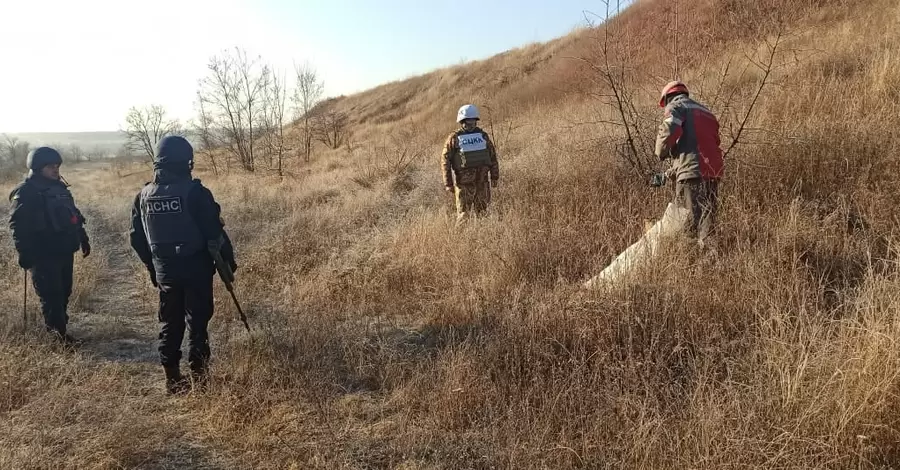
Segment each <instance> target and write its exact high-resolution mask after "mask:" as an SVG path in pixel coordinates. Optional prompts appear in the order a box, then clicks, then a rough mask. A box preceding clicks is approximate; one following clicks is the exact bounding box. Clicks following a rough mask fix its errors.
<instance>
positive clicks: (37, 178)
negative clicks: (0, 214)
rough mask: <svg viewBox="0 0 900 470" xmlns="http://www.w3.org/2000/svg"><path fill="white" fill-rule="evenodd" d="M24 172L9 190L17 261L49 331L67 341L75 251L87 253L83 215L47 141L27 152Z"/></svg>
mask: <svg viewBox="0 0 900 470" xmlns="http://www.w3.org/2000/svg"><path fill="white" fill-rule="evenodd" d="M27 165H28V169H29V171H28V175H27V176H26V177H25V180H24V181H23V182H22V183H20V184H19V185H18V186H16V187H15V189H13V191H12V192H11V193H10V195H9V200H10V203H11V206H12V207H11V210H10V215H9V228H10V231H11V232H12V238H13V243H14V244H15V248H16V251H17V252H18V254H19V266H21V267H22V269H25V270H30V271H31V279H32V283H33V284H34V290H35V292H36V293H37V295H38V297H39V298H40V302H41V312H42V313H43V316H44V325H45V327H46V329H47V331H49V332H51V333H53V334H54V335H55V336H56V337H57V338H58V339H61V340H63V341H64V342H66V343H74V342H75V340H74V339H73V338H72V336H71V335H69V334H68V333H67V332H66V327H67V325H68V323H69V315H68V308H69V296H71V295H72V270H73V267H74V254H75V252H77V251H78V250H81V253H82V256H83V257H87V256H88V255H89V254H90V253H91V245H90V241H89V240H88V235H87V232H86V231H85V229H84V223H85V220H84V216H83V215H82V214H81V211H79V210H78V208H77V207H75V199H74V198H73V197H72V193H71V192H70V191H69V188H68V185H67V184H66V183H65V182H64V180H63V179H62V178H61V177H60V175H59V167H60V165H62V156H60V154H59V152H57V151H56V150H55V149H52V148H50V147H38V148H36V149H34V150H32V151H31V152H29V154H28V159H27Z"/></svg>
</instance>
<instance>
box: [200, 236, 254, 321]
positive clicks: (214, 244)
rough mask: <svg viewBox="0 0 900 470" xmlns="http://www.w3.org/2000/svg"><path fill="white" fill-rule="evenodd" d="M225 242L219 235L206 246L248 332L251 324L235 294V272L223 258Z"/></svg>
mask: <svg viewBox="0 0 900 470" xmlns="http://www.w3.org/2000/svg"><path fill="white" fill-rule="evenodd" d="M224 243H225V239H224V236H222V237H219V239H218V240H210V241H208V242H207V243H206V248H207V250H209V254H210V256H212V258H213V261H214V262H215V265H216V271H217V272H218V273H219V278H220V279H222V282H223V283H224V284H225V288H226V289H228V293H229V294H231V300H233V301H234V306H235V308H237V311H238V313H239V314H240V316H241V322H243V323H244V328H246V329H247V332H248V333H249V332H250V325H249V324H248V323H247V316H246V315H244V310H243V309H242V308H241V304H240V303H239V302H238V299H237V296H235V295H234V284H233V283H234V272H233V271H232V270H231V266H230V265H229V264H228V263H226V262H225V260H224V259H222V252H221V248H222V245H223V244H224Z"/></svg>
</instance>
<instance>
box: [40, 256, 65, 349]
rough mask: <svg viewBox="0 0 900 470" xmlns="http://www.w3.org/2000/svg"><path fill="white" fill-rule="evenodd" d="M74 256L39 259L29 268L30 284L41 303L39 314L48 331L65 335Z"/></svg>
mask: <svg viewBox="0 0 900 470" xmlns="http://www.w3.org/2000/svg"><path fill="white" fill-rule="evenodd" d="M73 267H74V254H70V255H68V256H65V255H64V256H59V257H53V258H44V259H39V260H37V261H36V262H35V264H34V266H33V267H32V268H31V282H32V283H33V284H34V291H35V293H37V296H38V298H39V299H40V302H41V313H42V314H43V315H44V325H46V328H47V330H48V331H55V332H58V333H59V334H61V335H64V334H66V326H67V325H68V323H69V312H68V310H69V297H70V296H71V295H72V270H73Z"/></svg>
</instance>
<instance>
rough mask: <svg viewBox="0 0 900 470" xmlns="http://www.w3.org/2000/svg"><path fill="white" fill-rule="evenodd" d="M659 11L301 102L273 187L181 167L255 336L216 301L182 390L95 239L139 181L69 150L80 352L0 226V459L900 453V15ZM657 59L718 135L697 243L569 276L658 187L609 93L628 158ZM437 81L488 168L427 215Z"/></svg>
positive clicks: (865, 5)
mask: <svg viewBox="0 0 900 470" xmlns="http://www.w3.org/2000/svg"><path fill="white" fill-rule="evenodd" d="M675 5H676V4H675V3H673V2H667V3H663V2H658V1H651V0H644V1H638V2H637V3H636V4H635V5H634V6H633V7H631V8H629V9H628V10H626V11H625V12H623V13H622V14H621V15H619V16H618V17H617V18H616V19H615V20H614V21H612V22H611V23H610V24H609V25H607V28H608V29H603V28H598V29H590V30H583V31H579V32H576V33H573V34H572V35H570V36H567V37H565V38H561V39H559V40H556V41H553V42H551V43H548V44H537V45H530V46H527V47H523V48H521V49H518V50H513V51H509V52H507V53H505V54H502V55H500V56H497V57H494V58H491V59H488V60H485V61H480V62H475V63H469V64H464V65H459V66H455V67H450V68H446V69H442V70H438V71H435V72H433V73H430V74H427V75H424V76H421V77H415V78H412V79H409V80H405V81H400V82H396V83H390V84H386V85H383V86H381V87H378V88H375V89H373V90H370V91H367V92H364V93H361V94H358V95H354V96H348V97H345V98H340V99H337V100H333V101H330V102H328V103H326V104H325V106H326V108H327V109H328V110H333V111H339V112H345V113H347V115H348V117H349V119H350V122H351V125H350V128H349V131H350V140H349V142H350V143H349V145H346V146H342V147H341V148H339V149H336V150H327V149H324V148H319V149H317V154H316V156H315V158H314V161H313V162H312V163H310V164H301V163H299V162H290V166H291V168H290V177H289V178H285V179H284V180H281V179H278V178H275V177H272V176H266V175H247V174H238V173H232V174H230V175H225V176H214V175H211V174H208V173H207V172H205V171H202V167H203V165H202V164H203V162H200V165H199V166H200V168H201V171H200V173H201V174H200V176H201V178H203V180H204V182H205V183H206V184H207V185H208V186H210V187H211V188H212V190H213V192H214V194H216V196H217V198H218V199H219V201H220V203H221V204H222V206H223V208H224V217H225V220H226V224H227V229H228V230H229V233H230V234H231V235H232V238H233V239H234V240H235V243H236V244H237V246H238V251H239V253H238V263H239V265H240V269H239V271H238V273H237V276H238V289H239V294H240V295H241V297H242V302H243V304H244V306H245V308H246V309H247V310H248V311H249V313H250V317H251V323H252V324H253V326H254V327H255V328H256V331H255V333H254V334H253V341H250V340H249V339H248V338H247V336H246V335H245V334H244V332H242V331H241V329H240V328H241V327H240V324H239V323H238V322H236V321H235V318H234V310H233V308H232V307H231V306H230V305H229V303H228V297H227V295H226V293H225V292H224V291H221V292H219V293H220V296H219V297H218V298H217V301H216V302H217V303H216V305H217V308H218V311H217V312H218V313H217V317H216V321H215V322H214V323H215V325H214V327H213V354H214V355H215V364H214V365H213V375H214V380H213V383H212V386H211V389H210V390H209V391H207V392H205V393H198V394H194V395H192V396H190V397H188V398H185V399H172V398H166V397H163V395H162V393H161V390H162V377H161V375H162V371H161V368H158V367H156V366H155V363H154V362H153V361H154V360H155V358H154V356H153V354H152V353H153V351H152V349H151V348H152V345H151V339H152V334H153V332H152V327H153V326H152V320H153V315H154V313H153V311H154V310H153V309H154V298H153V291H152V290H151V289H150V287H149V284H148V283H146V282H144V278H145V273H144V272H142V271H141V268H140V267H139V266H137V263H134V261H133V257H132V258H127V261H126V258H123V256H124V255H125V253H124V252H123V251H122V250H123V245H122V244H123V243H125V238H124V237H120V236H119V235H121V234H122V233H123V232H124V231H125V230H126V226H127V216H128V212H127V211H128V204H129V203H130V199H129V198H130V197H132V195H133V193H134V192H135V191H137V190H138V188H139V187H140V184H141V183H142V182H143V181H146V179H147V177H148V176H147V175H146V174H130V173H131V169H128V170H121V169H120V173H118V174H117V170H114V169H108V170H90V169H86V170H83V171H82V173H81V176H79V177H78V179H77V180H76V181H78V183H77V184H76V187H75V188H74V191H75V194H76V198H78V199H79V200H82V201H84V202H83V204H86V205H88V206H89V207H90V211H91V213H93V214H94V219H96V220H100V221H102V222H101V223H97V224H94V225H90V226H89V228H90V230H91V233H92V234H93V235H94V236H95V237H98V239H99V240H104V242H103V243H99V244H98V247H97V248H95V249H96V250H97V251H98V253H97V254H98V256H97V257H96V258H88V260H87V261H84V262H79V265H78V269H79V285H78V293H79V297H78V301H77V302H76V305H77V309H78V310H79V312H78V313H77V314H76V318H75V322H76V323H75V326H74V327H73V329H74V330H75V333H76V334H78V333H79V332H80V333H81V334H82V335H83V336H86V337H88V338H90V339H91V340H92V341H93V342H94V343H93V344H95V346H93V347H91V346H86V347H85V349H84V350H82V351H80V352H78V353H69V352H64V351H60V350H56V349H53V348H49V347H46V346H43V345H41V341H40V339H39V336H38V335H36V334H35V335H28V336H26V338H25V339H24V340H23V339H22V335H21V333H19V331H18V330H17V328H18V325H20V320H19V315H20V312H19V310H18V307H17V305H19V304H18V302H21V299H20V297H19V296H20V295H21V290H20V287H18V286H19V284H20V283H21V278H20V277H19V276H20V271H17V269H16V265H15V257H14V256H13V255H12V253H11V247H10V246H9V244H5V245H3V246H2V247H0V249H2V250H4V253H3V256H2V257H0V259H2V260H3V261H2V262H3V263H4V264H2V265H0V274H2V276H0V280H2V285H3V287H5V288H4V289H3V290H2V292H3V294H0V295H2V297H0V299H2V301H3V305H6V306H7V308H6V309H5V313H6V315H7V316H8V321H7V322H5V323H4V326H3V328H4V330H3V331H4V333H3V335H4V341H3V342H2V344H3V346H2V348H3V349H4V354H3V356H2V358H0V371H2V372H0V375H2V379H0V380H2V381H3V383H4V387H2V388H0V414H2V415H3V416H2V417H3V418H4V419H0V422H2V423H3V424H2V425H0V442H2V444H3V445H2V446H0V448H2V449H3V450H2V451H0V467H4V468H6V467H10V468H44V467H47V466H56V467H65V468H76V467H77V468H122V467H126V468H133V467H140V468H166V466H167V465H174V464H182V465H193V466H195V467H205V468H406V469H413V468H417V469H418V468H421V469H425V468H428V469H432V468H447V469H450V468H672V469H676V468H677V469H681V468H892V467H896V466H898V465H900V444H898V443H900V421H898V416H900V414H898V412H900V399H898V395H897V392H898V386H900V375H898V374H900V373H898V371H900V348H898V347H897V344H898V341H900V294H898V292H900V278H898V273H897V272H896V269H895V267H896V261H897V253H896V251H895V250H894V249H893V248H894V244H895V243H896V235H895V232H896V227H897V225H898V216H900V211H898V210H897V209H896V208H897V204H898V203H900V196H898V195H900V176H898V175H900V165H898V160H897V158H896V154H897V151H898V150H900V141H898V137H897V135H896V132H893V130H894V129H896V128H897V126H898V125H900V117H898V115H897V112H896V104H897V103H898V99H900V60H898V55H897V52H896V51H897V50H898V46H900V29H898V28H897V26H898V20H900V7H898V5H897V4H896V3H895V2H888V1H883V0H871V1H863V0H847V1H838V0H833V1H831V0H819V1H802V2H792V3H791V4H790V5H785V4H783V2H776V1H774V0H766V1H762V2H759V1H757V2H750V1H745V0H729V1H711V0H682V1H680V2H678V3H677V8H678V15H677V16H678V28H677V30H675V31H677V35H676V34H675V33H674V32H673V30H672V28H671V27H670V26H671V25H673V24H674V18H675V10H674V8H675ZM607 32H609V33H610V34H609V36H607V35H606V33H607ZM676 36H677V46H676V45H675V37H676ZM604 44H605V45H606V46H607V47H606V49H605V50H606V51H607V53H606V54H604V53H603V51H604ZM776 44H777V47H775V45H776ZM773 47H775V51H774V54H773V53H772V48H773ZM673 50H678V51H679V53H678V61H677V62H678V68H679V72H680V75H682V77H683V78H684V79H685V80H686V81H687V82H688V84H689V86H691V87H692V89H693V90H695V91H696V93H695V95H696V96H697V97H698V98H699V99H700V100H701V101H704V102H706V103H709V104H710V106H711V107H712V109H713V111H714V112H716V113H717V114H718V115H720V117H721V118H722V121H723V142H724V143H725V144H726V145H728V146H730V144H731V142H732V139H733V137H734V136H735V135H737V133H738V131H740V132H741V138H740V139H739V140H738V143H737V144H736V145H735V146H734V149H733V151H732V152H731V153H729V158H728V161H727V163H726V164H727V170H726V171H727V176H726V179H725V181H724V184H723V187H722V188H721V191H722V196H723V200H722V210H721V216H720V222H721V225H720V227H721V239H720V253H719V256H718V257H714V258H710V257H700V256H698V254H697V253H694V252H693V250H692V249H691V248H690V247H689V246H687V245H686V244H676V245H675V246H673V247H672V249H671V250H667V252H666V253H665V255H664V256H663V257H662V258H661V259H660V260H659V261H657V262H656V263H654V266H653V267H652V269H649V270H648V271H647V272H646V273H645V274H644V276H643V277H642V280H641V282H639V283H637V284H636V285H633V286H631V287H629V288H627V289H623V290H620V291H616V292H585V291H583V290H582V289H580V287H579V285H580V283H581V282H582V281H583V280H585V279H586V278H587V277H589V276H591V275H592V274H595V273H596V272H598V271H599V270H600V269H602V268H603V267H604V266H605V265H606V264H607V263H608V262H609V261H610V260H611V259H612V258H613V257H614V256H615V255H616V254H617V253H619V252H620V251H621V250H622V249H624V248H625V247H627V246H628V245H629V244H630V243H632V242H633V241H634V240H636V239H637V237H639V236H640V234H641V230H642V228H643V222H644V220H645V219H653V218H656V217H658V216H659V215H660V214H661V212H662V210H663V208H664V207H665V204H666V202H667V201H668V200H669V199H670V198H671V189H669V190H661V189H656V190H654V189H652V188H649V187H647V186H646V181H645V180H644V175H643V174H642V173H641V172H640V171H637V172H636V171H634V168H633V167H631V166H629V165H628V164H627V163H626V161H625V160H624V159H623V158H622V155H623V147H622V143H623V139H624V132H623V130H624V127H623V126H622V125H621V123H620V122H618V121H617V116H621V115H620V114H619V113H618V112H617V107H616V106H614V105H615V104H616V103H617V102H616V100H615V97H614V96H613V97H612V98H611V97H610V95H611V94H612V95H617V94H618V95H620V96H623V97H625V98H626V100H625V102H626V104H628V106H629V112H628V113H627V119H628V122H629V126H630V127H629V129H631V130H632V131H634V132H635V136H636V139H637V140H636V147H637V148H638V151H639V155H638V157H639V158H645V157H646V155H644V154H645V153H646V148H647V147H648V145H649V144H650V139H651V138H652V137H653V134H654V132H655V125H656V120H657V119H658V118H659V117H660V116H659V112H660V111H659V109H658V108H656V107H655V102H656V100H657V90H658V88H659V87H660V86H661V85H662V84H663V83H665V82H666V81H667V80H668V79H669V78H671V75H672V73H673V70H674V67H675V59H674V55H673V54H672V51H673ZM607 59H608V60H607ZM754 62H756V64H757V65H754ZM607 64H609V66H610V67H609V68H606V65H607ZM767 64H769V66H766V65H767ZM766 69H768V70H769V74H768V75H767V74H766V73H765V70H766ZM598 70H599V72H598ZM604 70H606V74H607V77H606V78H604V73H603V71H604ZM609 77H612V78H613V82H612V83H614V84H616V85H617V86H619V85H621V88H617V90H618V91H617V92H616V93H612V90H611V87H610V79H609ZM764 79H765V85H764V86H761V85H762V84H763V83H764V82H763V80H764ZM619 91H621V92H622V93H619ZM466 102H474V103H476V104H478V105H480V106H481V107H482V110H483V113H484V116H485V120H484V123H483V124H484V125H485V127H486V128H488V129H489V130H491V131H492V133H493V135H494V138H495V140H496V141H497V143H498V145H499V147H500V152H501V186H500V188H499V189H498V190H497V192H496V194H495V205H494V206H493V210H492V214H491V216H490V217H489V218H487V219H484V220H479V221H476V222H474V223H471V224H468V225H465V226H463V227H461V228H459V229H455V228H454V227H453V221H454V217H453V214H452V201H451V200H450V199H449V198H448V196H447V195H445V194H444V193H443V191H442V187H441V181H440V173H439V168H440V167H439V158H438V157H439V155H440V146H441V144H442V143H443V139H444V137H445V136H446V135H447V134H448V133H449V132H451V131H452V130H453V129H454V127H455V124H454V122H453V120H454V116H455V112H456V109H457V108H458V107H459V106H460V105H461V104H464V103H466ZM751 103H752V104H753V106H752V108H751ZM611 105H613V106H611ZM641 161H644V160H641ZM135 171H136V169H135ZM119 175H128V176H119ZM4 190H5V189H4ZM104 234H105V235H104ZM109 272H113V273H114V276H112V277H111V276H110V275H109V274H104V273H109ZM128 283H131V284H128ZM110 284H112V285H115V286H118V287H117V288H116V289H110V288H109V285H110ZM123 286H125V287H123ZM141 319H143V320H141ZM148 320H149V321H148ZM142 322H143V323H142ZM79 325H80V326H79ZM77 328H81V330H78V329H77ZM141 328H143V329H141ZM126 333H127V334H131V335H133V338H135V339H134V341H135V342H134V343H127V344H125V345H124V346H122V348H124V349H121V351H120V350H119V349H115V350H113V351H112V352H111V350H110V348H107V346H112V345H114V344H119V343H116V341H118V340H117V339H116V338H117V337H119V336H122V335H125V334H126ZM128 344H132V345H136V347H135V348H133V349H128V347H126V346H127V345H128ZM96 345H102V346H103V347H100V346H96ZM122 351H124V352H122ZM48 403H49V404H51V405H49V406H48ZM129 414H130V415H131V416H133V418H129V419H125V418H123V416H127V415H129Z"/></svg>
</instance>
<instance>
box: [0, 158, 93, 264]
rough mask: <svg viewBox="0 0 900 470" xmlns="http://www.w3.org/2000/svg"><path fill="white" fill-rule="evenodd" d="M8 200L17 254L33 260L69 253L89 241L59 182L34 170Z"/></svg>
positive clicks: (73, 204) (80, 219) (82, 219)
mask: <svg viewBox="0 0 900 470" xmlns="http://www.w3.org/2000/svg"><path fill="white" fill-rule="evenodd" d="M9 200H10V205H11V208H10V213H9V228H10V231H11V232H12V238H13V242H14V243H15V247H16V251H17V252H18V253H19V256H22V257H24V258H28V259H30V260H32V261H36V260H40V259H49V258H60V257H65V256H72V254H73V253H74V252H76V251H78V250H79V248H81V246H82V245H86V244H88V242H89V241H88V235H87V232H86V231H85V230H84V223H85V219H84V215H83V214H82V213H81V211H79V210H78V208H76V207H75V201H74V198H73V197H72V193H71V192H70V191H69V188H68V187H67V186H66V184H65V183H63V182H62V181H57V180H51V179H47V178H44V177H43V176H41V175H40V174H37V173H33V174H31V175H29V176H28V177H27V178H26V179H25V180H24V181H23V182H22V183H20V184H19V185H18V186H16V187H15V189H13V191H12V192H11V193H10V194H9Z"/></svg>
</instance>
